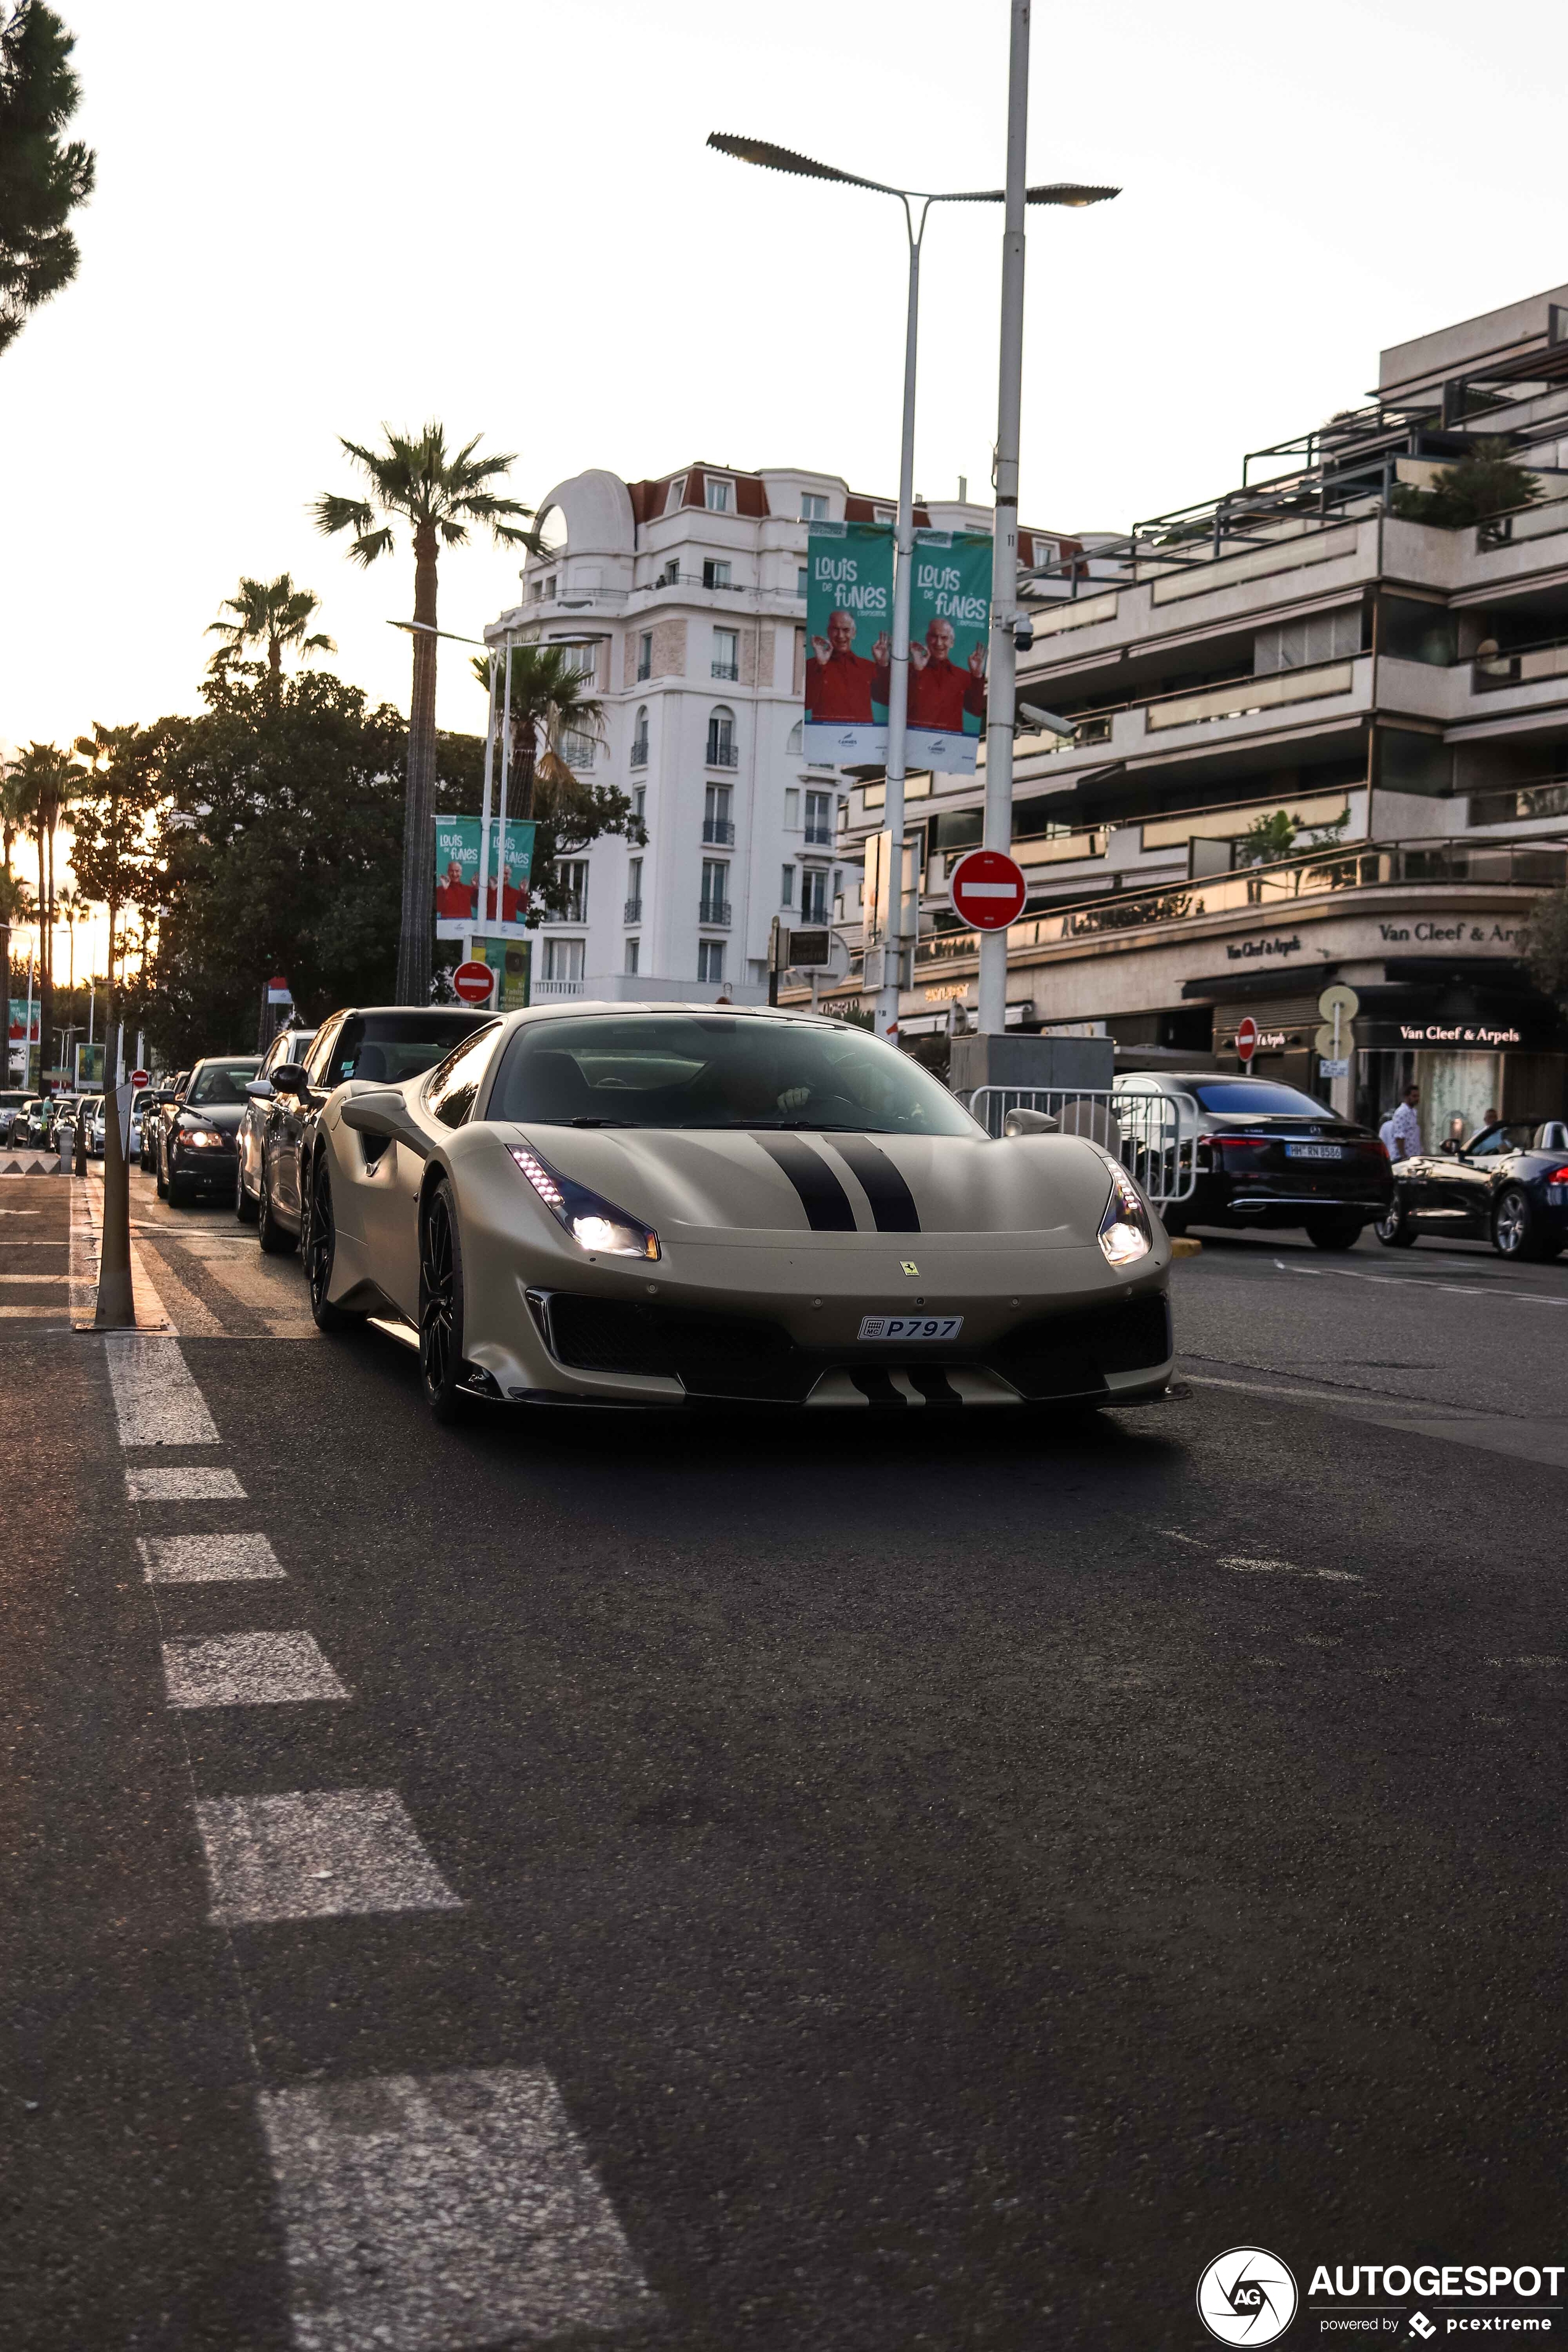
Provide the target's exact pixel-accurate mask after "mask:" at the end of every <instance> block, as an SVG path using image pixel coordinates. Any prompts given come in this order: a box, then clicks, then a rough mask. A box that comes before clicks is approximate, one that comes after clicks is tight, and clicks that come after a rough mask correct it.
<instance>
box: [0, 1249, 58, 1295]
mask: <svg viewBox="0 0 1568 2352" xmlns="http://www.w3.org/2000/svg"><path fill="white" fill-rule="evenodd" d="M34 1246H35V1247H36V1248H44V1247H46V1246H47V1244H43V1243H36V1244H34ZM55 1246H56V1247H57V1248H58V1243H57V1244H55ZM69 1280H70V1276H69V1275H68V1274H0V1282H51V1283H53V1284H54V1286H55V1287H56V1288H57V1289H58V1287H59V1286H60V1285H61V1283H64V1282H68V1281H69Z"/></svg>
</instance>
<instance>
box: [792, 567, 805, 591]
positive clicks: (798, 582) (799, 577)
mask: <svg viewBox="0 0 1568 2352" xmlns="http://www.w3.org/2000/svg"><path fill="white" fill-rule="evenodd" d="M805 583H806V572H805V564H804V563H800V564H797V565H796V566H795V594H796V595H797V596H804V595H805Z"/></svg>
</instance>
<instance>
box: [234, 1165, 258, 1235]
mask: <svg viewBox="0 0 1568 2352" xmlns="http://www.w3.org/2000/svg"><path fill="white" fill-rule="evenodd" d="M234 1213H235V1215H236V1216H237V1218H238V1219H239V1222H240V1223H241V1224H242V1225H253V1224H254V1223H256V1203H255V1202H254V1201H253V1200H252V1199H251V1197H250V1195H249V1193H248V1192H247V1191H246V1189H245V1154H244V1152H243V1151H239V1152H237V1153H236V1155H235V1163H234Z"/></svg>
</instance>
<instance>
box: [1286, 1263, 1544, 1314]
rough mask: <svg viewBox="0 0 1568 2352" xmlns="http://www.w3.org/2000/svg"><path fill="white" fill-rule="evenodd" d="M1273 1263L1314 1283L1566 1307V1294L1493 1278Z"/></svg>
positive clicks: (1536, 1305) (1341, 1266)
mask: <svg viewBox="0 0 1568 2352" xmlns="http://www.w3.org/2000/svg"><path fill="white" fill-rule="evenodd" d="M1274 1264H1275V1265H1276V1266H1277V1267H1278V1268H1279V1272H1280V1273H1281V1274H1306V1275H1310V1276H1312V1278H1313V1280H1314V1281H1319V1280H1327V1279H1328V1278H1329V1277H1330V1276H1332V1275H1338V1276H1339V1277H1340V1280H1341V1281H1342V1282H1380V1283H1391V1284H1392V1285H1393V1286H1394V1288H1395V1289H1396V1290H1397V1289H1398V1288H1400V1287H1401V1286H1403V1285H1405V1284H1408V1283H1414V1284H1415V1286H1416V1288H1417V1289H1418V1290H1447V1291H1451V1292H1453V1293H1454V1294H1455V1295H1456V1296H1457V1297H1460V1298H1520V1299H1522V1300H1523V1301H1524V1302H1525V1304H1526V1305H1527V1306H1532V1307H1568V1291H1555V1290H1515V1289H1514V1288H1513V1287H1512V1286H1511V1285H1510V1284H1509V1283H1506V1282H1503V1281H1500V1280H1496V1279H1494V1280H1493V1281H1490V1282H1434V1281H1433V1280H1432V1277H1431V1276H1430V1275H1425V1274H1417V1273H1415V1271H1414V1270H1412V1271H1411V1272H1410V1273H1409V1274H1363V1273H1362V1272H1361V1271H1360V1269H1359V1268H1358V1267H1356V1266H1353V1265H1297V1264H1296V1263H1295V1261H1294V1259H1292V1258H1288V1257H1277V1258H1276V1259H1275V1260H1274Z"/></svg>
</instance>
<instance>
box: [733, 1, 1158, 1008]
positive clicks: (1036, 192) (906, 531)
mask: <svg viewBox="0 0 1568 2352" xmlns="http://www.w3.org/2000/svg"><path fill="white" fill-rule="evenodd" d="M1020 14H1021V15H1022V16H1023V22H1024V31H1023V40H1022V54H1021V57H1020V43H1019V37H1018V30H1017V20H1018V17H1019V16H1020ZM1020 66H1021V68H1022V80H1023V91H1022V98H1023V99H1026V96H1027V79H1028V0H1014V38H1013V51H1012V58H1011V71H1012V87H1011V89H1010V96H1009V112H1008V139H1007V163H1008V184H1007V186H1006V187H1005V188H954V189H946V190H940V191H938V190H931V189H928V188H894V187H889V185H888V184H887V183H886V182H885V181H882V180H867V179H862V178H861V177H860V175H859V173H856V172H841V171H839V170H838V168H837V165H835V164H832V163H816V162H814V161H813V159H812V158H811V157H810V156H809V155H797V154H796V153H795V152H794V150H793V149H791V148H788V147H775V146H773V145H772V144H771V143H770V142H768V141H767V140H765V139H737V138H732V137H731V135H730V134H729V133H728V132H725V131H713V132H711V133H710V137H709V141H708V144H709V145H710V147H716V148H717V149H718V150H719V152H720V153H721V154H723V155H732V156H733V157H734V158H735V160H736V161H737V162H738V163H756V164H760V165H761V166H762V167H763V169H764V170H766V171H770V172H790V173H795V175H796V177H798V178H801V179H806V180H837V181H842V182H843V183H844V184H846V185H847V186H848V187H852V188H869V189H871V190H872V191H873V192H874V193H875V194H878V195H882V196H896V197H897V198H898V200H899V202H900V204H901V205H902V206H903V208H904V229H905V234H906V236H907V237H908V240H909V253H910V289H909V310H908V317H907V320H906V324H905V330H904V417H903V435H902V439H901V442H900V453H899V523H898V568H897V571H896V572H895V575H894V585H893V651H892V664H891V669H890V674H889V693H888V783H887V800H886V805H885V808H884V811H883V818H882V822H883V824H884V826H885V827H886V829H887V831H888V834H889V836H890V845H891V849H892V868H891V872H890V875H889V887H888V893H887V898H888V934H887V951H886V953H885V955H884V958H883V966H882V971H883V979H882V987H881V991H880V994H879V999H878V1005H877V1032H878V1034H879V1036H888V1035H889V1034H891V1033H892V1031H893V1030H894V1029H895V1027H896V1026H897V1023H898V1018H899V989H900V982H901V979H902V971H903V945H904V941H903V936H902V923H903V898H904V893H903V857H902V843H903V837H904V778H905V767H906V748H907V737H908V726H909V695H910V559H911V557H912V554H913V551H914V467H915V357H916V347H917V342H918V338H919V322H920V282H921V281H920V273H921V242H922V240H923V238H924V236H925V225H926V217H927V215H928V214H929V213H930V211H931V206H932V205H1000V204H1005V205H1006V206H1007V241H1006V242H1005V244H1004V248H1003V254H1004V259H1003V331H1002V350H1003V370H1004V377H1005V373H1006V369H1007V365H1008V354H1009V352H1010V350H1011V351H1016V352H1018V353H1019V354H1020V355H1021V352H1022V322H1023V293H1024V277H1023V207H1024V205H1026V204H1029V205H1074V206H1077V205H1096V204H1100V203H1102V202H1103V201H1104V199H1105V198H1107V197H1108V196H1114V195H1115V194H1117V193H1118V191H1117V190H1116V189H1115V188H1085V187H1079V186H1076V185H1074V184H1071V183H1068V182H1060V181H1058V182H1052V183H1050V184H1047V185H1045V186H1041V187H1035V188H1026V187H1025V186H1024V184H1023V154H1024V149H1023V139H1022V131H1021V121H1022V106H1021V100H1020V92H1019V88H1018V83H1019V77H1020ZM1015 117H1018V119H1019V135H1018V136H1017V138H1016V139H1015V135H1014V129H1015ZM1015 149H1016V166H1017V186H1016V190H1015V188H1014V184H1013V183H1014V176H1015V174H1014V164H1015ZM1015 198H1016V203H1015ZM1015 210H1016V212H1017V216H1018V218H1017V232H1016V241H1017V259H1016V269H1015V268H1011V267H1010V259H1011V253H1010V248H1011V243H1012V237H1013V217H1014V213H1015ZM1010 297H1011V298H1012V299H1014V300H1016V308H1017V324H1016V331H1014V332H1013V333H1012V335H1011V339H1010V338H1009V329H1008V318H1007V304H1008V300H1009V298H1010ZM1007 406H1008V404H1007V400H1006V395H1005V390H1004V395H1003V401H1002V408H1003V413H1004V421H1005V417H1006V414H1007ZM1011 414H1012V419H1013V428H1012V445H1011V447H1012V456H1011V467H1010V470H1009V467H1008V464H1007V457H1006V450H1005V446H1004V445H1003V443H1002V442H1001V441H999V443H998V449H997V480H996V487H997V500H996V506H997V511H996V556H995V569H994V582H995V580H997V579H999V578H1000V577H1001V566H1002V563H1003V562H1004V548H1003V537H1004V499H1003V494H1004V491H1005V490H1006V491H1007V492H1008V493H1009V495H1010V500H1011V503H1010V505H1009V506H1008V507H1007V509H1006V513H1005V532H1006V549H1007V551H1010V554H1009V557H1008V560H1010V561H1011V562H1012V564H1013V566H1014V569H1013V571H1012V572H1010V573H1009V574H1008V577H1007V583H1006V588H1005V599H1004V601H1005V610H1006V627H1005V634H1006V642H1007V659H1006V664H1005V667H1006V675H1005V679H1003V680H1001V681H1000V683H1002V685H1003V687H1004V690H1005V698H1006V701H1007V706H1008V707H1007V729H1008V737H1007V740H1008V749H1009V751H1011V747H1012V726H1013V710H1012V667H1011V655H1012V646H1013V625H1014V618H1015V609H1016V598H1017V582H1016V551H1017V519H1018V518H1017V471H1018V467H1017V423H1016V418H1017V402H1016V399H1015V401H1014V403H1013V405H1012V412H1011ZM997 593H998V592H997V590H996V588H995V585H993V598H995V596H996V594H997ZM998 635H999V630H998V621H997V614H996V610H995V605H994V604H993V615H992V648H993V651H992V670H993V679H992V686H991V689H990V693H991V701H990V704H989V712H990V723H989V725H988V730H987V749H986V759H987V761H988V763H989V761H991V759H992V758H993V755H994V742H995V728H996V711H995V693H996V687H997V684H998V682H999V681H998V680H997V678H996V676H995V672H996V668H997V667H998V665H997V661H996V646H997V641H998ZM1006 781H1007V791H1008V800H1009V808H1008V819H1007V821H1008V826H1009V831H1010V830H1011V787H1012V770H1011V764H1010V762H1009V764H1008V767H1007V777H1006ZM990 801H991V793H990V786H989V782H988V784H987V793H986V806H987V812H988V814H989V809H990ZM986 840H987V843H988V844H989V843H990V827H989V823H988V824H987V831H986ZM1001 846H1002V847H1004V848H1005V846H1006V842H1005V841H1004V842H1003V843H1002V844H1001ZM917 905H918V900H917ZM1005 953H1006V949H1005V935H1004V940H1003V955H1004V958H1005ZM1004 968H1005V967H1004ZM983 1025H984V1024H983ZM996 1026H997V1028H998V1029H1000V1028H1001V1026H1002V1023H1001V1020H1000V1018H998V1020H997V1022H996Z"/></svg>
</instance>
